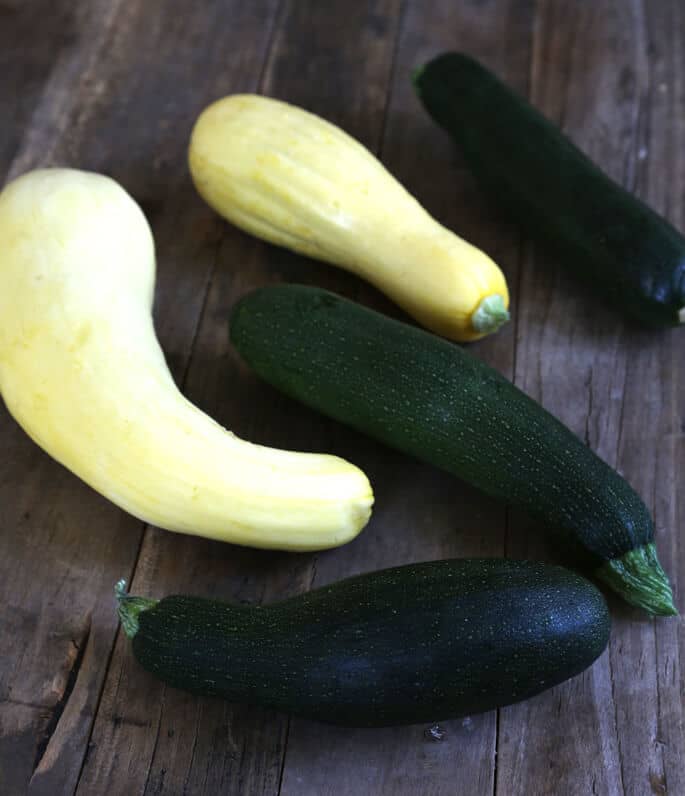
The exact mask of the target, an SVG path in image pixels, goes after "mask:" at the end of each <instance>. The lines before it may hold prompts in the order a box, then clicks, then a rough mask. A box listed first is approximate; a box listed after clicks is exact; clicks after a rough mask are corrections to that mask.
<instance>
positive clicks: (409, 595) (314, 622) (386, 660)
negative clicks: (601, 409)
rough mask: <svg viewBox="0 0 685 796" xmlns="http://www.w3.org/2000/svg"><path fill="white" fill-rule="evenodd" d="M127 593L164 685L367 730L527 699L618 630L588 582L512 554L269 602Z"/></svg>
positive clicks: (423, 567) (577, 668) (127, 619)
mask: <svg viewBox="0 0 685 796" xmlns="http://www.w3.org/2000/svg"><path fill="white" fill-rule="evenodd" d="M117 588H118V599H119V614H120V617H121V621H122V624H123V627H124V630H125V631H126V633H127V635H128V636H129V637H130V638H131V639H132V642H133V653H134V655H135V657H136V658H137V660H138V661H139V662H140V663H141V664H142V666H143V667H144V668H145V669H147V670H148V671H150V672H152V673H153V674H155V675H156V676H157V677H159V678H160V679H162V680H163V681H164V682H166V683H168V684H170V685H172V686H174V687H176V688H182V689H185V690H188V691H192V692H195V693H198V694H209V695H219V696H223V697H225V698H226V699H228V700H230V701H232V702H246V703H250V704H254V705H262V706H265V707H269V708H275V709H277V710H281V711H285V712H288V713H293V714H297V715H301V716H306V717H308V718H312V719H318V720H320V721H325V722H329V723H333V724H342V725H347V726H359V727H362V726H384V725H396V724H413V723H417V722H428V721H438V720H441V719H448V718H455V717H457V716H463V715H468V714H472V713H478V712H481V711H486V710H490V709H492V708H496V707H499V706H501V705H508V704H510V703H512V702H518V701H520V700H522V699H526V698H527V697H530V696H533V695H534V694H537V693H539V692H541V691H544V690H545V689H547V688H550V687H551V686H553V685H556V684H557V683H561V682H562V681H564V680H566V679H568V678H569V677H573V676H574V675H576V674H578V673H579V672H581V671H583V669H585V668H586V667H588V666H589V665H590V664H591V663H592V662H593V661H594V660H595V658H597V657H598V656H599V655H600V654H601V653H602V651H603V650H604V648H605V647H606V645H607V641H608V638H609V627H610V620H609V613H608V611H607V607H606V604H605V602H604V598H603V597H602V595H601V594H600V593H599V591H598V590H597V589H596V588H595V587H594V586H593V585H592V584H591V583H589V582H588V581H586V580H584V579H583V578H581V577H580V576H578V575H576V574H574V573H572V572H569V571H568V570H565V569H562V568H561V567H552V566H549V565H545V564H540V563H530V562H523V561H510V560H506V559H472V560H452V561H434V562H428V563H422V564H412V565H409V566H404V567H395V568H393V569H386V570H382V571H379V572H373V573H370V574H368V575H361V576H359V577H355V578H350V579H348V580H344V581H340V582H339V583H335V584H333V585H331V586H326V587H324V588H321V589H317V590H315V591H311V592H308V593H306V594H301V595H299V596H297V597H293V598H291V599H289V600H285V601H284V602H280V603H276V604H272V605H267V606H246V605H229V604H226V603H221V602H216V601H213V600H206V599H199V598H195V597H165V598H164V599H162V600H160V601H159V602H158V601H156V600H149V599H142V598H139V597H131V596H128V595H126V594H124V592H123V583H120V584H117Z"/></svg>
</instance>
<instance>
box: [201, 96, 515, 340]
mask: <svg viewBox="0 0 685 796" xmlns="http://www.w3.org/2000/svg"><path fill="white" fill-rule="evenodd" d="M189 162H190V170H191V173H192V176H193V180H194V182H195V185H196V187H197V190H198V191H199V193H200V194H201V195H202V196H203V197H204V199H205V200H206V201H207V202H208V203H209V204H210V205H211V206H212V207H213V208H214V209H215V210H216V211H217V212H218V213H220V214H221V215H222V216H224V218H226V219H228V220H229V221H231V222H232V223H234V224H236V225H237V226H239V227H241V228H242V229H244V230H246V231H247V232H250V233H251V234H253V235H257V236H258V237H260V238H263V239H265V240H267V241H270V242H271V243H275V244H278V245H279V246H285V247H286V248H288V249H292V250H294V251H296V252H299V253H301V254H305V255H308V256H310V257H315V258H317V259H319V260H325V261H326V262H329V263H332V264H334V265H339V266H342V267H343V268H346V269H347V270H349V271H352V272H353V273H355V274H357V275H359V276H360V277H362V278H364V279H366V280H368V281H369V282H371V283H373V284H374V285H376V287H378V288H379V289H380V290H382V291H383V292H384V293H386V294H387V295H388V296H389V297H390V298H391V299H393V300H394V301H395V302H396V303H397V304H399V305H400V306H401V307H402V308H403V309H404V310H406V312H408V313H409V314H410V315H412V316H413V317H414V318H416V320H418V321H419V322H420V323H421V324H423V325H424V326H426V327H427V328H429V329H431V330H432V331H434V332H436V333H438V334H441V335H444V336H445V337H449V338H451V339H454V340H460V341H467V340H475V339H478V338H479V337H483V336H484V335H486V334H489V333H490V332H493V331H495V330H496V329H497V328H499V326H501V325H502V323H504V322H505V321H506V320H507V319H508V317H509V314H508V312H507V307H508V305H509V293H508V291H507V284H506V281H505V279H504V276H503V274H502V272H501V271H500V269H499V268H498V267H497V265H495V263H494V262H493V261H492V260H491V259H490V258H489V257H488V256H487V255H485V254H484V253H483V252H482V251H480V250H479V249H477V248H475V247H474V246H472V245H471V244H469V243H467V242H466V241H464V240H462V239H461V238H459V237H457V236H456V235H455V234H454V233H452V232H450V231H449V230H447V229H445V227H443V226H441V225H440V224H438V222H437V221H435V220H434V219H433V218H432V217H431V216H430V215H429V214H428V213H427V212H426V211H425V210H424V209H423V208H422V207H421V205H420V204H419V203H418V202H417V201H416V200H415V199H414V198H413V197H412V196H411V195H410V194H409V193H408V192H407V191H406V190H405V189H404V188H403V187H402V186H401V185H400V184H399V183H398V182H397V180H395V178H394V177H392V175H391V174H389V173H388V171H386V169H385V168H384V167H383V166H382V165H381V163H380V162H379V161H378V160H377V159H376V158H375V157H374V156H373V155H372V154H371V153H370V152H369V151H368V150H367V149H366V148H365V147H363V146H362V145H361V144H360V143H359V142H358V141H356V140H355V139H354V138H351V137H350V136H349V135H347V134H346V133H344V132H343V131H342V130H341V129H340V128H338V127H336V126H335V125H333V124H330V123H328V122H326V121H324V120H323V119H321V118H319V117H318V116H315V115H313V114H311V113H308V112H307V111H304V110H302V109H300V108H296V107H294V106H292V105H288V104H286V103H285V102H279V101H277V100H274V99H268V98H267V97H260V96H255V95H249V94H246V95H243V94H237V95H233V96H229V97H225V98H224V99H221V100H219V101H218V102H215V103H214V104H213V105H210V106H209V107H208V108H206V109H205V110H204V111H203V113H202V114H201V115H200V117H199V119H198V120H197V122H196V124H195V128H194V130H193V134H192V137H191V141H190V150H189Z"/></svg>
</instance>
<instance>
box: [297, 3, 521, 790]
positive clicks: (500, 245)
mask: <svg viewBox="0 0 685 796" xmlns="http://www.w3.org/2000/svg"><path fill="white" fill-rule="evenodd" d="M531 26H532V6H531V4H530V3H527V2H510V3H501V2H500V3H497V4H493V3H490V4H485V5H481V6H479V7H476V6H469V5H467V4H462V5H461V8H460V11H459V13H455V6H454V3H452V2H443V1H442V0H441V1H440V2H432V3H431V13H430V14H426V6H425V3H423V2H420V0H408V2H405V3H404V4H403V14H402V21H401V31H400V36H399V41H398V45H397V54H396V57H395V63H394V68H393V81H392V84H391V85H390V87H389V89H390V92H389V98H388V107H387V111H386V116H385V123H384V126H383V137H382V139H380V140H379V141H378V142H377V144H376V146H375V147H374V149H378V148H379V147H380V149H379V153H380V156H381V159H382V160H383V162H384V163H385V165H386V166H387V167H388V169H389V170H390V171H391V172H392V173H393V174H394V175H396V176H397V178H398V179H399V180H400V181H401V182H402V183H403V184H404V185H405V186H406V187H407V189H408V190H409V191H411V192H412V193H413V194H414V195H415V196H416V198H417V199H418V200H419V201H420V202H421V203H422V204H423V205H424V206H425V207H426V208H427V209H428V211H429V212H431V213H432V214H433V215H435V216H436V218H438V220H440V221H441V222H442V223H445V224H446V225H447V226H449V227H450V228H452V229H454V230H456V231H457V232H458V233H459V234H461V235H462V236H464V237H466V238H467V239H468V240H472V241H473V242H474V243H476V244H477V245H480V246H482V247H483V248H485V249H486V250H487V251H488V252H489V253H490V254H491V255H492V256H493V257H494V258H495V259H496V260H497V261H498V262H499V263H501V265H502V267H503V268H504V270H505V272H506V274H507V278H508V279H509V282H510V284H513V285H515V284H516V280H517V267H518V256H519V243H520V241H519V235H518V233H517V231H516V230H515V229H512V228H511V227H510V226H508V225H506V224H503V223H502V219H501V218H500V217H499V215H498V214H497V213H496V212H494V211H492V210H491V209H488V208H486V207H485V205H484V203H483V201H482V200H480V199H479V196H478V192H477V190H476V188H475V186H474V184H473V182H472V181H471V180H470V179H469V178H468V176H467V175H466V172H465V170H464V166H463V164H462V163H461V162H460V161H459V159H458V157H457V155H456V153H455V152H454V150H453V147H452V145H451V143H450V141H449V140H448V138H447V136H445V135H444V134H442V132H441V131H440V130H438V129H437V128H436V127H435V125H434V124H433V123H432V122H431V120H430V119H429V118H428V116H427V114H425V113H424V112H423V111H422V109H421V108H420V105H419V102H418V100H417V98H416V97H415V95H414V92H413V89H412V86H411V80H410V75H411V71H412V69H414V68H415V67H416V66H417V65H419V64H421V63H423V62H424V61H425V60H428V58H430V57H431V56H432V55H435V54H436V53H437V52H439V51H440V50H441V49H444V48H448V47H450V46H452V43H453V42H454V41H464V42H468V48H469V51H470V52H472V53H473V54H474V55H476V56H478V57H483V58H490V59H491V60H494V61H495V63H497V64H499V65H501V66H504V67H505V68H508V70H509V73H510V74H511V76H512V79H513V80H514V82H516V83H517V84H518V85H519V86H520V88H521V89H522V90H524V91H525V90H526V86H527V75H528V56H529V49H528V47H529V42H530V32H531ZM505 36H509V37H510V41H511V42H512V47H511V49H510V50H509V51H508V53H504V52H500V51H499V48H498V46H497V41H498V40H499V39H500V38H504V37H505ZM367 143H368V142H367ZM417 267H420V263H417ZM363 300H365V301H366V303H371V302H369V301H368V298H366V296H364V297H363ZM374 303H375V304H376V306H378V307H379V308H380V309H383V310H384V311H386V312H389V313H391V314H394V315H398V312H397V310H395V309H393V308H391V307H385V306H384V305H383V303H379V302H374ZM513 345H514V327H513V325H511V324H510V325H509V326H508V327H505V328H504V329H503V330H502V332H501V333H500V334H498V335H496V336H494V337H491V338H489V339H488V340H485V341H483V342H481V343H479V344H477V345H475V346H472V348H473V350H474V351H476V352H477V353H478V355H480V356H482V357H483V358H484V359H486V360H487V361H488V362H490V364H492V365H493V366H494V367H497V368H498V369H500V370H501V371H503V372H504V373H506V374H507V375H509V376H510V377H511V376H512V375H513V374H512V362H513ZM344 435H345V437H349V436H350V432H349V431H345V432H344ZM354 443H355V445H356V446H357V445H358V443H357V440H356V439H355V440H354ZM364 445H365V446H366V445H368V443H367V442H365V443H364ZM355 461H357V462H361V464H362V466H363V467H364V469H365V471H366V472H367V473H368V474H369V477H370V479H371V482H372V484H373V485H374V488H375V490H376V508H375V517H374V520H373V521H372V523H371V525H370V526H369V527H368V528H367V529H366V530H365V531H364V533H363V534H362V535H361V536H360V537H359V539H358V540H356V541H355V543H354V544H353V545H347V546H346V547H345V548H343V549H341V550H339V551H335V553H334V554H325V555H322V556H319V560H318V562H317V569H316V577H315V578H314V580H313V585H322V584H324V583H328V582H331V581H333V580H337V579H339V578H342V577H346V576H348V575H350V574H353V573H357V572H360V571H366V570H371V569H375V568H379V567H383V566H393V565H399V564H403V563H407V562H410V561H420V560H430V559H436V558H446V557H456V556H469V555H471V556H501V555H502V554H503V551H504V537H505V523H506V517H505V510H504V508H503V507H502V506H499V505H496V504H493V503H492V502H491V501H488V500H487V499H484V498H483V497H482V496H481V495H479V494H477V493H476V492H475V491H474V490H473V489H470V488H469V487H468V486H466V485H465V484H462V483H459V482H457V481H455V479H454V478H452V477H451V476H449V475H448V474H446V473H442V472H439V471H437V470H436V469H434V468H432V467H430V466H428V465H424V464H421V463H419V462H413V461H410V460H408V459H407V458H406V457H404V456H402V455H401V454H398V453H395V452H392V451H385V450H379V449H378V446H374V455H373V458H372V457H371V456H368V457H365V458H364V459H363V460H360V459H359V457H357V459H355ZM496 722H497V716H496V713H494V712H493V713H490V714H487V715H485V716H475V717H473V718H472V719H471V718H469V719H467V720H465V721H462V720H455V721H451V722H443V723H442V724H441V730H442V733H443V736H442V740H440V741H435V740H434V739H433V738H432V737H431V735H430V733H429V732H428V730H429V729H430V728H428V727H421V726H416V727H406V728H399V729H389V730H382V731H376V732H371V733H370V732H369V731H368V730H353V731H350V730H341V729H340V728H335V727H317V726H316V725H312V724H311V723H309V722H305V721H303V720H299V719H298V720H293V721H292V722H291V727H290V733H289V736H288V748H287V752H286V758H285V767H284V773H283V788H282V791H281V793H282V794H288V796H290V794H296V793H297V794H307V796H309V794H311V796H314V794H327V796H328V794H330V795H331V796H343V794H344V795H345V796H347V794H349V795H350V796H352V795H353V794H359V793H363V792H370V793H382V794H395V793H417V792H418V793H421V794H454V793H455V783H464V784H466V783H468V787H469V788H473V790H472V791H471V792H474V793H491V792H492V787H493V772H494V767H493V763H494V759H495V738H496ZM315 739H316V741H315ZM351 761H355V765H353V766H351V765H350V762H351ZM465 792H466V791H465Z"/></svg>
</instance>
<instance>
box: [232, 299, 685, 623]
mask: <svg viewBox="0 0 685 796" xmlns="http://www.w3.org/2000/svg"><path fill="white" fill-rule="evenodd" d="M231 339H232V341H233V343H234V345H235V346H236V348H237V349H238V351H239V353H240V354H241V356H242V357H243V359H244V360H245V361H246V362H247V363H248V364H249V365H250V367H251V368H253V370H254V371H255V372H256V373H257V374H258V375H259V376H261V377H262V378H263V379H265V380H266V381H268V382H270V383H271V384H273V385H274V386H275V387H278V389H280V390H282V391H283V392H285V393H287V394H288V395H290V396H292V397H293V398H296V399H298V400H299V401H302V402H303V403H305V404H307V405H308V406H311V407H313V408H314V409H318V410H319V411H320V412H323V413H324V414H327V415H329V416H330V417H333V418H335V419H336V420H340V421H341V422H343V423H347V424H348V425H350V426H353V427H354V428H356V429H358V430H359V431H363V432H364V433H366V434H369V435H370V436H372V437H375V438H376V439H378V440H381V441H382V442H385V443H387V444H388V445H391V446H393V447H395V448H398V449H399V450H401V451H404V452H405V453H409V454H412V455H413V456H416V457H418V458H419V459H423V460H425V461H427V462H430V463H431V464H434V465H436V466H438V467H441V468H443V469H445V470H448V471H449V472H452V473H454V474H455V475H457V476H459V477H460V478H463V479H464V480H465V481H468V482H469V483H470V484H473V485H474V486H476V487H478V488H479V489H482V490H483V491H484V492H486V493H487V494H489V495H493V496H495V497H497V498H500V499H502V500H504V501H506V502H508V503H511V504H515V505H518V506H520V507H522V508H524V509H525V510H527V511H528V512H529V513H530V514H532V515H534V516H537V517H538V518H539V519H540V520H542V522H543V523H545V524H546V525H547V527H549V528H550V530H552V531H554V532H561V533H562V534H566V538H567V539H569V540H576V541H578V542H580V543H581V545H582V546H583V547H584V548H585V550H586V551H587V553H588V559H590V561H589V563H590V565H592V564H593V563H594V565H595V567H596V573H597V575H598V576H599V577H601V578H603V579H604V580H605V581H606V582H607V583H608V584H609V585H610V586H611V587H612V588H613V589H615V590H616V591H617V592H618V593H619V594H621V595H622V596H623V597H624V598H625V599H626V600H627V601H628V602H631V603H632V604H634V605H637V606H640V607H642V608H644V609H645V610H647V611H649V612H651V613H655V614H664V615H668V614H672V613H674V612H675V608H674V607H673V603H672V597H671V590H670V586H669V583H668V579H667V577H666V575H665V574H664V572H663V570H662V569H661V566H660V565H659V562H658V560H657V557H656V553H655V550H654V545H653V543H652V538H653V525H652V520H651V517H650V515H649V512H648V511H647V508H646V506H645V505H644V503H643V502H642V500H641V499H640V498H639V496H638V495H637V494H636V493H635V492H634V490H633V489H631V487H630V486H629V485H628V484H627V483H626V481H625V480H624V479H623V478H621V476H619V475H618V473H616V471H615V470H613V469H612V468H611V467H609V466H608V465H607V464H605V463H604V462H603V461H602V460H601V459H599V458H598V457H597V456H596V455H595V454H594V453H593V452H592V451H591V450H590V449H589V448H588V447H587V446H586V445H584V444H583V443H582V442H581V441H580V440H579V439H578V437H576V436H575V435H574V434H573V433H572V432H571V431H569V429H568V428H566V426H564V425H563V424H562V423H560V422H559V421H558V420H556V419H555V418H554V417H553V416H552V415H550V414H549V412H546V411H545V410H544V409H543V408H542V407H541V406H540V405H539V404H537V403H536V402H535V401H533V400H531V399H530V398H528V396H527V395H525V394H524V393H523V392H521V390H519V389H517V388H516V387H515V386H514V385H513V384H511V382H509V381H507V380H506V379H505V378H503V377H502V376H501V375H500V374H499V373H497V371H495V370H493V369H492V368H491V367H489V366H488V365H486V364H484V363H483V362H481V361H480V360H478V359H476V358H475V357H473V356H472V355H471V354H469V353H467V352H466V351H464V350H463V349H461V348H459V347H457V346H455V345H453V344H452V343H449V342H447V341H445V340H442V339H440V338H438V337H435V336H434V335H431V334H429V333H427V332H425V331H423V330H421V329H418V328H416V327H413V326H409V325H407V324H405V323H400V322H398V321H395V320H392V319H390V318H387V317H386V316H384V315H381V314H379V313H377V312H373V311H372V310H369V309H367V308H365V307H362V306H360V305H358V304H355V303H353V302H351V301H347V300H345V299H342V298H340V297H339V296H336V295H334V294H332V293H329V292H327V291H324V290H320V289H318V288H312V287H306V286H302V285H277V286H273V287H268V288H263V289H261V290H257V291H254V292H253V293H251V294H249V295H248V296H246V297H244V298H243V299H242V300H241V301H240V302H238V304H237V305H236V306H235V308H234V311H233V314H232V317H231Z"/></svg>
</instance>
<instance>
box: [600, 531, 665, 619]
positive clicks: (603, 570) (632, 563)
mask: <svg viewBox="0 0 685 796" xmlns="http://www.w3.org/2000/svg"><path fill="white" fill-rule="evenodd" d="M596 574H597V577H598V578H600V580H603V581H604V582H605V583H606V584H607V585H608V586H610V587H611V588H612V589H613V590H614V591H616V592H618V594H620V595H621V597H623V599H624V600H626V601H627V602H629V603H630V604H631V605H636V606H637V607H638V608H642V609H643V610H644V611H647V613H649V614H654V615H655V616H677V615H678V611H677V609H676V607H675V605H674V604H673V593H672V592H671V586H670V584H669V582H668V578H667V576H666V573H665V572H664V571H663V569H662V568H661V564H660V563H659V559H658V558H657V557H656V549H655V547H654V545H653V544H647V545H644V546H643V547H637V548H635V550H630V551H629V552H627V553H625V555H623V556H621V558H612V559H611V560H610V561H607V562H606V563H605V564H603V565H602V566H601V567H600V569H598V570H597V573H596Z"/></svg>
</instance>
